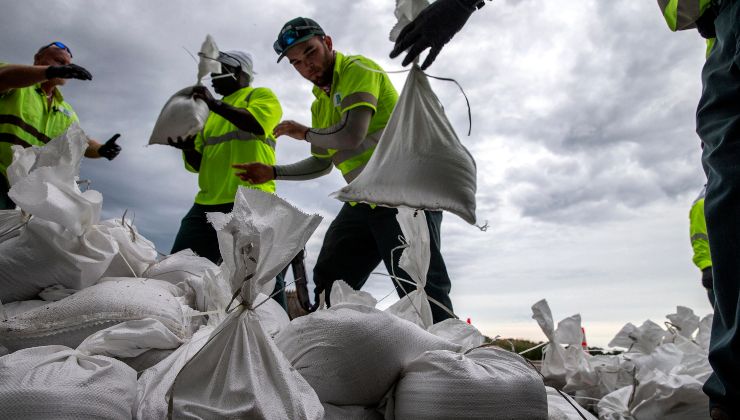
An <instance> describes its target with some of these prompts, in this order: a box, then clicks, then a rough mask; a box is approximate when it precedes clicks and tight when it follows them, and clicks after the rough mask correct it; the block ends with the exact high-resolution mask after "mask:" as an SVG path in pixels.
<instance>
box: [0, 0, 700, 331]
mask: <svg viewBox="0 0 740 420" xmlns="http://www.w3.org/2000/svg"><path fill="white" fill-rule="evenodd" d="M0 2H1V4H2V6H3V7H2V10H3V13H2V14H1V15H0V38H1V39H3V42H2V43H0V60H1V61H5V62H10V63H20V64H24V63H25V64H30V63H31V62H32V59H33V54H34V52H35V51H36V50H37V49H38V48H39V47H40V46H41V45H45V44H48V43H49V42H51V41H56V40H59V41H62V42H64V43H66V44H68V45H69V46H70V48H71V49H72V52H73V53H74V62H76V63H77V64H79V65H82V66H84V67H86V68H87V69H88V70H90V71H91V73H92V74H93V76H94V79H93V80H92V81H91V82H81V81H70V82H69V83H68V84H67V85H66V86H65V87H64V88H63V93H64V94H65V97H66V99H67V100H68V102H70V103H71V104H72V106H73V107H74V108H75V110H76V111H77V113H78V115H79V117H80V120H81V123H82V126H83V128H84V129H85V131H86V132H87V133H88V135H90V136H91V137H93V138H97V139H99V140H105V139H107V138H109V137H110V136H111V135H113V134H114V133H117V132H118V133H121V134H122V136H121V139H120V140H119V144H120V145H121V146H122V147H123V152H122V153H121V155H120V156H119V157H118V158H117V159H116V160H114V161H112V162H108V161H105V160H85V161H84V163H83V165H82V172H81V177H82V178H86V179H90V180H92V188H94V189H96V190H98V191H100V192H102V193H103V196H104V217H105V218H110V217H116V216H119V217H120V215H121V214H123V212H124V210H125V209H128V210H129V214H130V212H131V211H133V212H135V215H136V219H135V224H136V225H137V227H138V229H139V230H140V232H141V233H142V234H144V235H145V236H146V237H148V238H149V239H151V240H152V241H153V242H154V243H155V244H156V245H157V247H158V248H159V249H160V250H161V251H163V252H169V250H170V247H171V245H172V242H173V240H174V236H175V234H176V232H177V230H178V227H179V224H180V220H181V218H182V216H183V215H184V214H185V213H186V212H187V211H188V209H189V208H190V206H191V205H192V203H193V198H194V196H195V193H196V191H197V178H196V176H195V175H193V174H191V173H189V172H187V171H186V170H185V169H184V168H183V166H182V160H181V157H180V154H179V153H178V152H177V151H176V150H175V149H172V148H170V147H167V146H151V147H145V145H146V143H147V141H148V138H149V135H150V133H151V130H152V127H153V125H154V122H155V120H156V118H157V116H158V114H159V111H160V109H161V107H162V105H164V103H165V102H166V100H167V98H169V96H170V95H172V94H173V93H174V92H176V91H177V90H179V89H181V88H183V87H185V86H188V85H191V84H193V83H194V82H195V81H196V72H197V69H196V64H195V62H194V61H193V59H192V58H191V57H190V56H189V55H188V53H187V52H186V51H185V48H187V49H188V50H190V51H192V52H196V51H197V50H198V49H199V47H200V44H201V43H202V41H203V39H204V38H205V36H206V34H211V35H213V37H214V39H215V40H216V43H217V44H218V46H219V47H220V48H221V49H222V50H228V49H242V50H246V51H249V52H251V53H252V54H253V56H254V57H255V70H256V71H257V73H258V74H257V76H256V78H255V82H254V85H256V86H266V87H269V88H271V89H272V90H273V91H275V93H276V94H277V96H278V98H279V99H280V101H281V104H282V107H283V115H284V119H293V120H297V121H302V122H304V123H307V124H308V123H309V122H310V103H311V101H312V95H311V93H310V89H311V86H310V84H309V83H308V82H307V81H305V80H304V79H302V78H301V77H300V76H299V75H298V73H296V72H295V71H294V70H293V68H292V67H291V66H290V65H289V64H288V63H286V62H281V63H279V64H278V63H276V62H275V60H276V55H275V53H274V52H273V50H272V43H273V42H274V40H275V37H276V35H277V33H278V31H279V30H280V28H281V26H282V24H283V23H284V22H285V21H287V20H289V19H291V18H293V17H296V16H306V17H312V18H314V19H315V20H317V21H318V22H319V23H320V24H321V25H322V26H323V28H324V29H325V31H326V32H327V33H328V34H329V35H331V36H332V37H333V39H334V46H335V48H336V49H337V50H339V51H342V52H344V53H356V54H363V55H366V56H368V57H370V58H372V59H374V60H376V61H377V62H378V63H379V64H381V65H382V66H383V67H384V68H385V69H386V70H397V69H400V61H401V60H400V59H396V60H390V59H389V58H388V53H389V52H390V50H391V48H392V44H391V42H390V41H388V33H389V31H390V29H391V28H392V27H393V25H394V23H395V17H394V15H393V10H394V8H395V2H394V1H393V0H364V1H348V0H337V1H331V2H330V1H325V0H323V1H322V0H303V1H290V0H270V1H267V2H265V1H253V0H240V1H235V0H234V1H228V0H223V1H219V2H205V1H195V0H191V1H182V0H173V1H168V2H152V1H145V0H135V1H130V0H126V1H117V2H111V1H102V0H100V1H84V0H68V1H62V0H57V1H51V0H47V1H41V0H26V1H22V2H19V1H14V0H0ZM703 61H704V44H703V42H702V40H701V38H700V37H699V36H698V34H697V33H696V32H695V31H690V32H686V33H677V34H675V33H671V32H670V31H669V30H668V29H667V26H666V25H665V22H664V21H663V18H662V16H661V13H660V10H659V8H658V6H657V4H656V2H654V1H634V0H613V1H603V0H601V1H600V0H573V1H566V2H563V1H546V0H499V1H495V2H493V3H490V2H487V3H486V6H485V7H484V8H483V9H481V10H480V11H477V12H475V13H474V15H473V16H472V17H471V19H470V21H469V22H468V24H467V26H466V27H465V28H464V29H463V31H462V32H461V33H459V34H458V35H457V36H456V37H455V39H454V40H453V41H452V43H451V44H450V45H448V46H447V47H446V48H445V49H444V50H443V51H442V54H441V55H440V56H439V57H438V58H437V60H436V62H435V63H434V65H433V66H432V67H431V68H430V69H429V71H428V73H429V74H431V75H437V76H444V77H451V78H454V79H456V80H457V81H458V82H459V83H460V84H461V85H462V86H463V88H464V89H465V91H466V93H467V95H468V97H469V99H470V103H471V106H472V113H473V130H472V135H471V136H470V137H467V136H465V134H466V133H467V124H468V121H467V110H466V108H465V102H464V99H463V98H462V96H461V95H460V93H459V91H458V90H457V88H456V87H454V85H451V84H450V83H446V82H441V81H435V80H432V81H431V84H432V87H433V88H434V90H435V91H436V93H437V95H438V96H439V98H440V100H441V101H442V103H443V104H444V106H445V110H446V112H447V116H448V118H449V119H450V121H452V123H453V126H454V127H455V129H456V130H457V132H458V135H459V136H460V138H461V140H462V142H463V144H464V145H465V146H466V147H467V148H468V149H469V150H470V152H471V153H472V155H473V156H474V157H475V159H476V162H477V165H478V194H477V205H478V213H477V214H478V219H479V220H480V221H486V220H487V221H488V223H489V225H490V229H488V231H486V232H481V231H479V230H478V229H476V228H475V227H472V226H470V225H468V224H467V223H465V222H464V221H462V220H461V219H460V218H458V217H457V216H455V215H452V214H445V217H444V222H443V224H442V245H443V246H442V251H443V254H444V256H445V259H446V262H447V266H448V270H449V272H450V276H451V278H452V281H453V290H452V300H453V304H454V306H455V312H456V313H457V314H458V315H459V316H460V317H461V318H463V319H465V318H468V317H470V318H472V321H473V323H474V324H475V325H476V326H478V327H479V328H480V329H481V330H482V331H483V332H484V333H485V334H487V335H490V336H495V335H499V334H500V335H502V336H507V337H512V336H515V337H525V338H531V339H536V340H541V339H544V335H543V334H542V333H541V332H540V331H539V328H538V327H537V325H536V323H535V321H534V320H532V319H531V310H530V306H531V305H532V304H533V303H534V302H536V301H537V300H539V299H541V298H546V299H547V300H548V301H549V302H550V305H551V307H552V310H553V315H554V317H555V319H556V320H560V319H562V318H565V317H566V316H569V315H572V314H574V313H580V314H581V316H582V318H583V322H584V326H585V328H586V333H587V338H588V340H589V344H592V345H594V344H595V345H606V343H607V342H608V341H609V340H610V339H611V338H612V337H613V336H614V335H615V334H616V333H617V332H618V331H619V329H620V328H621V326H622V325H623V324H625V323H626V322H633V323H642V322H643V321H644V320H646V319H652V320H654V321H656V322H659V323H662V321H664V320H665V319H664V316H665V315H666V314H668V313H671V312H674V311H675V309H676V306H677V305H684V306H689V307H691V308H693V309H694V310H695V311H696V312H697V313H698V314H699V315H704V314H706V313H708V312H709V311H710V307H709V304H708V302H707V299H706V295H705V293H704V291H703V289H702V288H701V283H700V280H699V271H698V269H697V268H696V267H694V266H693V265H692V262H691V247H690V243H689V238H688V236H689V235H688V230H689V226H688V211H689V207H690V205H691V203H692V201H693V199H694V197H695V196H696V195H697V194H698V192H699V190H700V189H701V187H702V185H703V184H704V179H705V178H704V174H703V172H702V170H701V163H700V149H699V139H698V137H697V136H696V134H695V132H694V113H695V107H696V103H697V101H698V98H699V95H700V92H701V83H700V71H701V66H702V64H703ZM392 80H393V82H394V84H395V86H396V88H397V89H398V91H399V92H400V91H401V88H402V87H403V83H404V80H405V76H404V75H403V74H401V75H393V76H392ZM306 146H307V145H306V144H305V143H302V142H296V141H294V140H292V139H289V138H287V137H283V138H280V139H278V152H277V157H278V161H279V162H283V163H290V162H294V161H296V160H299V159H301V158H303V157H305V156H307V154H308V153H309V151H308V148H307V147H306ZM343 184H344V181H343V179H342V178H341V176H340V175H339V173H338V171H336V170H335V171H334V172H332V173H331V174H330V175H328V176H325V177H323V178H320V179H317V180H314V181H309V182H301V183H289V182H280V183H278V187H277V188H278V194H279V195H280V196H281V197H283V198H285V199H287V200H288V201H290V202H292V203H294V204H295V205H297V206H298V207H299V208H301V209H303V210H305V211H306V212H315V213H319V214H321V215H322V216H324V222H323V223H322V224H321V226H320V227H319V229H318V230H317V232H316V233H315V234H314V236H313V237H312V238H311V240H310V242H309V248H308V253H309V263H308V266H309V269H310V268H312V267H313V264H314V262H315V259H316V255H317V254H318V251H319V247H320V245H321V241H322V238H323V234H324V232H325V231H326V228H327V226H328V224H329V222H330V221H331V219H332V218H333V217H334V215H335V214H336V212H337V211H338V210H339V208H340V207H341V203H340V202H338V201H336V200H333V199H331V198H328V194H329V193H331V192H333V191H335V190H337V189H338V188H340V187H341V186H342V185H343ZM366 290H368V291H370V292H372V293H373V294H374V295H375V296H376V297H377V298H379V299H380V298H382V297H384V296H386V295H387V294H388V293H390V292H391V291H392V285H391V283H390V281H389V280H388V279H387V278H384V277H380V276H373V278H371V280H370V281H369V282H368V284H367V285H366ZM395 299H396V298H395V295H393V296H391V297H390V298H388V299H386V300H384V301H383V303H382V304H383V305H387V304H390V303H392V302H393V301H394V300H395Z"/></svg>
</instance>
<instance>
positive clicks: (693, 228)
mask: <svg viewBox="0 0 740 420" xmlns="http://www.w3.org/2000/svg"><path fill="white" fill-rule="evenodd" d="M705 191H706V190H705ZM705 191H702V193H701V194H700V195H699V197H698V198H697V199H696V200H695V201H694V204H693V205H692V206H691V211H690V212H689V234H690V235H691V247H692V248H693V249H694V258H693V261H694V264H695V265H696V266H697V267H699V269H700V270H703V269H705V268H707V267H711V266H712V257H711V256H710V255H709V237H708V236H707V222H706V219H705V218H704V194H705Z"/></svg>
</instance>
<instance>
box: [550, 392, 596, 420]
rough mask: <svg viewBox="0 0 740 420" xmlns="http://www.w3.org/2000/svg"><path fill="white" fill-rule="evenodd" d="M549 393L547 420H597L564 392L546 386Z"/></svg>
mask: <svg viewBox="0 0 740 420" xmlns="http://www.w3.org/2000/svg"><path fill="white" fill-rule="evenodd" d="M545 390H546V391H547V420H582V419H584V418H585V419H586V420H596V417H594V415H593V414H591V413H589V412H588V410H586V409H585V408H583V407H581V406H579V405H578V403H577V402H575V401H574V400H573V398H571V397H570V395H568V394H566V393H564V392H558V391H557V390H556V389H555V388H552V387H549V386H546V387H545Z"/></svg>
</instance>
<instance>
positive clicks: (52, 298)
mask: <svg viewBox="0 0 740 420" xmlns="http://www.w3.org/2000/svg"><path fill="white" fill-rule="evenodd" d="M77 292H78V290H77V289H70V288H68V287H65V286H63V285H61V284H54V285H51V286H49V287H47V288H45V289H44V290H42V291H41V292H39V297H40V298H41V299H43V300H45V301H47V302H56V301H58V300H62V299H64V298H66V297H70V296H72V295H73V294H75V293H77Z"/></svg>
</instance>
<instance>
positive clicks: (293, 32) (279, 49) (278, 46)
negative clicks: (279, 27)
mask: <svg viewBox="0 0 740 420" xmlns="http://www.w3.org/2000/svg"><path fill="white" fill-rule="evenodd" d="M306 35H324V31H322V30H321V28H319V27H316V26H313V25H307V26H295V27H292V28H289V29H286V30H285V31H283V32H281V33H280V36H278V40H277V41H275V43H274V44H273V45H272V48H273V49H274V50H275V52H276V53H278V54H282V53H283V51H285V50H287V49H288V48H290V47H291V46H292V45H293V44H295V42H296V41H298V40H299V39H301V38H303V37H305V36H306Z"/></svg>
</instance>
